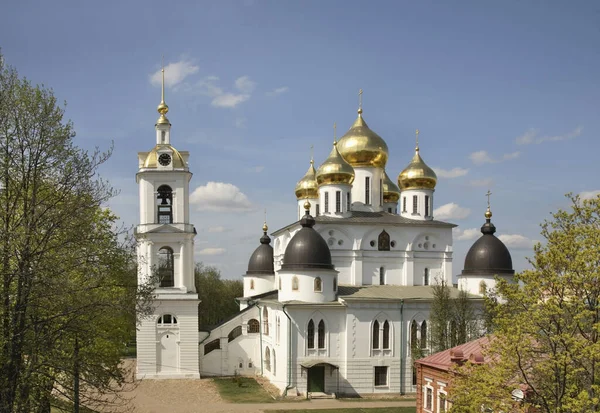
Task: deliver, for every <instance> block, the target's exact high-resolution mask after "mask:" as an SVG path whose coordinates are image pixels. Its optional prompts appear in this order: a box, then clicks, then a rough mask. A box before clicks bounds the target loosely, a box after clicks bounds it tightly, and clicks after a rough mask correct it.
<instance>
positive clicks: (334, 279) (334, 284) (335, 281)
mask: <svg viewBox="0 0 600 413" xmlns="http://www.w3.org/2000/svg"><path fill="white" fill-rule="evenodd" d="M333 291H334V292H335V291H337V277H333Z"/></svg>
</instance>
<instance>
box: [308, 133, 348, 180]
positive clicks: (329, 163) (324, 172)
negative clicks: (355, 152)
mask: <svg viewBox="0 0 600 413" xmlns="http://www.w3.org/2000/svg"><path fill="white" fill-rule="evenodd" d="M337 145H338V143H337V142H333V149H331V153H330V154H329V157H328V158H327V159H325V162H323V163H322V164H321V166H319V169H318V170H317V183H318V184H319V186H321V185H328V184H347V185H350V184H351V183H352V182H353V181H354V168H352V166H350V164H349V163H348V162H346V161H345V160H344V158H342V156H341V155H340V153H339V152H338V149H337Z"/></svg>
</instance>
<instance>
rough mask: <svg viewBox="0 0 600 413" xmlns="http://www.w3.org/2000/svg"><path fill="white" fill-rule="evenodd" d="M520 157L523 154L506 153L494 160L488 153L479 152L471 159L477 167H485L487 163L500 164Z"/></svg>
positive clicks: (474, 153) (470, 157) (471, 156)
mask: <svg viewBox="0 0 600 413" xmlns="http://www.w3.org/2000/svg"><path fill="white" fill-rule="evenodd" d="M519 155H521V152H512V153H505V154H504V155H502V157H501V158H498V159H494V158H492V157H491V156H490V155H489V154H488V153H487V151H477V152H473V153H472V154H471V155H469V159H471V161H473V163H474V164H475V165H483V164H486V163H499V162H503V161H508V160H510V159H515V158H518V157H519Z"/></svg>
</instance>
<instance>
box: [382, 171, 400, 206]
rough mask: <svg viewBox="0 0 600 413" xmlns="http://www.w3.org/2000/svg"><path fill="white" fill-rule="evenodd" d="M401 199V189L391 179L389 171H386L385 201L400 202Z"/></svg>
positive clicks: (384, 184)
mask: <svg viewBox="0 0 600 413" xmlns="http://www.w3.org/2000/svg"><path fill="white" fill-rule="evenodd" d="M399 199H400V189H399V188H398V186H396V184H395V183H394V182H393V181H392V180H391V179H390V177H389V176H388V174H387V172H384V179H383V202H384V203H388V202H398V200H399Z"/></svg>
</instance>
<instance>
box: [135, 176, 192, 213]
mask: <svg viewBox="0 0 600 413" xmlns="http://www.w3.org/2000/svg"><path fill="white" fill-rule="evenodd" d="M191 177H192V174H191V173H190V172H187V171H151V172H139V173H138V175H137V181H138V184H139V196H140V224H142V225H144V224H155V223H157V222H158V219H157V205H158V204H157V199H156V196H157V190H158V188H159V187H160V186H161V185H169V186H170V187H171V189H172V190H173V222H174V223H188V222H189V180H190V178H191Z"/></svg>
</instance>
